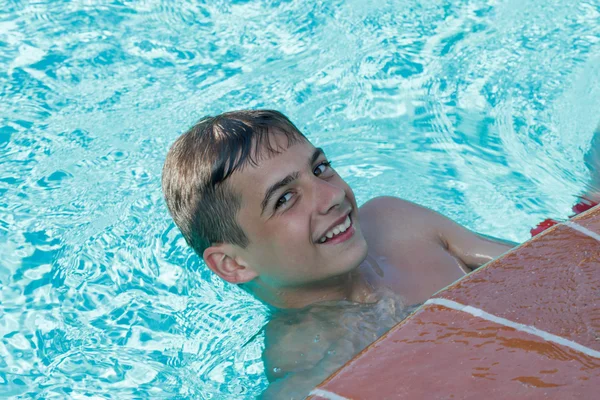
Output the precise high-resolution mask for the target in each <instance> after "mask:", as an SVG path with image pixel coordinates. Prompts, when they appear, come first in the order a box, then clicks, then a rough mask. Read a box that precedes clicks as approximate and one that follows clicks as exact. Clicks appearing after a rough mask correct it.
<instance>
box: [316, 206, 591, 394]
mask: <svg viewBox="0 0 600 400" xmlns="http://www.w3.org/2000/svg"><path fill="white" fill-rule="evenodd" d="M598 388H600V206H596V207H595V208H593V209H591V210H589V211H587V212H585V213H583V214H581V215H579V216H577V217H576V218H573V219H572V220H570V221H568V222H565V223H563V224H560V225H557V226H554V227H552V228H550V229H548V230H547V231H545V232H543V233H542V234H540V235H538V236H536V237H535V238H533V239H531V240H529V241H527V242H525V243H523V244H522V245H520V246H519V247H517V248H515V249H513V250H511V251H510V252H508V253H506V254H505V255H503V256H502V257H500V258H498V259H497V260H494V261H492V262H490V263H489V264H487V265H486V266H484V267H482V268H480V269H479V270H477V271H475V272H473V273H471V274H470V275H468V276H466V277H465V278H463V279H461V280H459V281H457V282H455V283H454V284H452V285H450V286H449V287H447V288H446V289H444V290H442V291H440V292H438V293H436V294H435V295H434V296H433V297H432V298H431V299H430V300H428V301H427V302H426V303H425V304H424V305H423V306H422V307H421V308H420V309H419V310H417V311H416V312H415V313H414V314H412V315H411V316H410V317H409V318H407V319H406V320H404V321H402V322H401V323H399V324H398V325H396V326H395V327H394V328H392V329H391V330H390V331H389V332H388V333H386V334H385V335H384V336H382V337H381V338H380V339H378V340H377V341H376V342H375V343H373V344H371V345H370V346H369V347H367V348H366V349H365V350H364V351H363V352H361V353H360V354H358V355H357V356H356V357H354V358H353V359H352V360H351V361H349V362H348V363H346V365H344V367H342V368H341V369H340V370H338V371H337V372H336V373H335V374H333V375H332V376H331V377H329V378H328V379H327V380H326V381H325V382H323V383H322V384H321V385H319V386H318V387H317V388H315V389H314V390H313V391H312V392H311V395H312V396H311V399H314V400H321V399H329V400H344V399H353V400H358V399H369V400H370V399H392V398H393V399H425V398H427V399H481V398H484V397H487V398H491V399H495V398H503V399H504V398H519V399H520V398H527V399H538V398H543V399H561V400H562V399H587V398H590V399H591V398H596V396H597V395H594V394H593V393H596V392H597V391H598Z"/></svg>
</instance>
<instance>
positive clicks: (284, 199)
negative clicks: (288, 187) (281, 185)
mask: <svg viewBox="0 0 600 400" xmlns="http://www.w3.org/2000/svg"><path fill="white" fill-rule="evenodd" d="M291 199H292V193H291V192H287V193H286V194H284V195H283V196H281V197H280V198H279V199H278V200H277V203H275V209H276V210H277V209H278V208H279V207H281V206H283V205H285V203H287V202H288V201H290V200H291Z"/></svg>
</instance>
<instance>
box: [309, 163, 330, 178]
mask: <svg viewBox="0 0 600 400" xmlns="http://www.w3.org/2000/svg"><path fill="white" fill-rule="evenodd" d="M330 166H331V163H330V162H329V161H323V162H322V163H320V164H319V165H317V167H316V168H315V169H314V170H313V174H315V176H319V175H321V174H322V173H324V172H326V171H327V170H328V169H329V167H330Z"/></svg>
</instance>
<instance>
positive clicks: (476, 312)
mask: <svg viewBox="0 0 600 400" xmlns="http://www.w3.org/2000/svg"><path fill="white" fill-rule="evenodd" d="M425 304H438V305H440V306H444V307H448V308H451V309H453V310H458V311H463V312H466V313H468V314H471V315H473V316H475V317H479V318H483V319H486V320H488V321H492V322H495V323H497V324H500V325H505V326H510V327H511V328H514V329H516V330H518V331H521V332H526V333H529V334H532V335H535V336H539V337H541V338H542V339H544V340H547V341H549V342H554V343H558V344H560V345H563V346H566V347H570V348H571V349H574V350H577V351H580V352H582V353H584V354H587V355H588V356H591V357H595V358H600V351H597V350H594V349H590V348H589V347H585V346H583V345H581V344H579V343H576V342H573V341H571V340H568V339H565V338H562V337H560V336H556V335H553V334H551V333H548V332H546V331H542V330H541V329H537V328H535V327H533V326H531V325H523V324H519V323H518V322H513V321H510V320H508V319H504V318H501V317H497V316H495V315H492V314H489V313H486V312H485V311H483V310H481V309H479V308H475V307H471V306H465V305H463V304H460V303H457V302H455V301H452V300H447V299H429V300H427V301H426V302H425Z"/></svg>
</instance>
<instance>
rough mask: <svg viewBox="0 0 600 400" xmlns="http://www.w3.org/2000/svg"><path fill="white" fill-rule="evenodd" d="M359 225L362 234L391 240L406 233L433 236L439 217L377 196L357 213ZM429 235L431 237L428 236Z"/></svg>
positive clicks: (396, 200) (433, 212)
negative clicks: (390, 238) (382, 236)
mask: <svg viewBox="0 0 600 400" xmlns="http://www.w3.org/2000/svg"><path fill="white" fill-rule="evenodd" d="M359 218H360V224H361V228H362V229H363V231H365V234H366V235H368V236H373V235H375V234H377V233H378V232H379V233H383V234H385V235H386V236H387V237H389V235H390V234H392V235H394V237H395V238H400V237H403V236H404V234H405V233H407V234H408V233H410V235H411V236H412V237H415V236H423V235H428V236H430V237H433V236H435V234H436V225H437V224H439V223H440V222H441V221H440V215H439V214H438V213H436V212H435V211H433V210H430V209H429V208H426V207H423V206H420V205H418V204H415V203H412V202H410V201H407V200H403V199H400V198H398V197H392V196H381V197H376V198H374V199H371V200H369V201H368V202H366V203H365V204H364V205H363V206H362V207H360V209H359ZM432 235H433V236H432Z"/></svg>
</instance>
